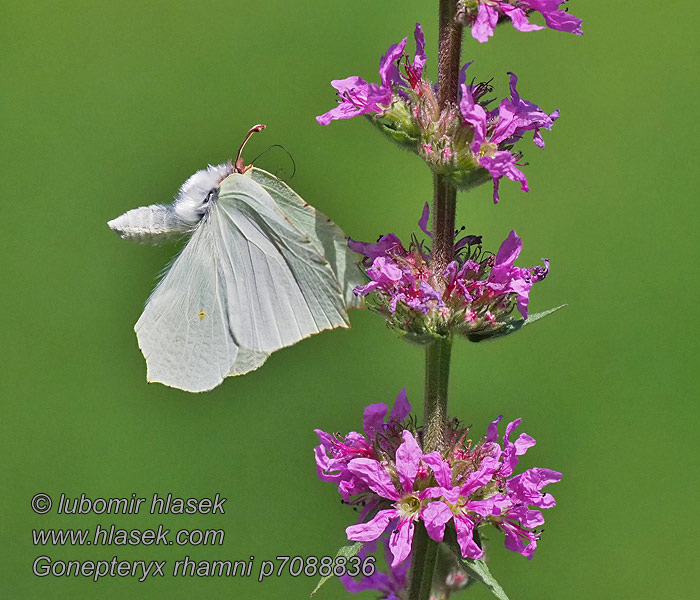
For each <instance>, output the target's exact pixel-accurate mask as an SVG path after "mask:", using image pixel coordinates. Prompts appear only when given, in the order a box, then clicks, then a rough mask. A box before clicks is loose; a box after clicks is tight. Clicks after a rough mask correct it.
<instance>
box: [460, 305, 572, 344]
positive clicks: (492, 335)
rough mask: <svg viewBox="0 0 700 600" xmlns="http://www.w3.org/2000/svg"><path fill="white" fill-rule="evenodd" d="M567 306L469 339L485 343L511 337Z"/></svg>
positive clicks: (515, 321)
mask: <svg viewBox="0 0 700 600" xmlns="http://www.w3.org/2000/svg"><path fill="white" fill-rule="evenodd" d="M565 306H568V305H567V304H562V305H561V306H556V307H555V308H550V309H549V310H545V311H544V312H541V313H535V314H534V315H530V316H529V317H528V318H527V319H513V320H512V321H511V322H510V323H506V324H505V325H504V326H503V327H501V328H500V329H497V330H496V331H489V332H485V333H483V334H479V333H472V334H467V338H468V339H469V341H470V342H485V341H487V340H493V339H496V338H500V337H504V336H506V335H510V334H511V333H515V332H516V331H520V330H521V329H522V328H523V327H525V325H529V324H530V323H534V322H535V321H539V320H540V319H543V318H544V317H547V316H549V315H551V314H552V313H555V312H557V311H558V310H559V309H560V308H564V307H565Z"/></svg>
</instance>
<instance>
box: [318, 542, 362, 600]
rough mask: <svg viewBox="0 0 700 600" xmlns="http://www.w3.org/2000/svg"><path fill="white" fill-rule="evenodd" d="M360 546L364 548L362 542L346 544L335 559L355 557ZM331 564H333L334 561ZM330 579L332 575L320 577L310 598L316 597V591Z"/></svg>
mask: <svg viewBox="0 0 700 600" xmlns="http://www.w3.org/2000/svg"><path fill="white" fill-rule="evenodd" d="M362 546H364V542H354V543H352V544H346V545H345V546H343V547H342V548H341V549H340V550H338V553H337V554H336V555H335V558H339V557H340V556H344V557H345V558H352V557H353V556H357V553H358V552H359V551H360V549H361V548H362ZM333 562H334V564H335V559H334V561H333ZM331 577H333V574H332V573H331V574H330V575H326V576H325V577H321V579H320V581H319V582H318V583H317V584H316V587H315V588H314V591H313V592H311V597H312V598H313V597H314V596H315V595H316V592H318V590H320V589H321V586H323V585H324V584H325V583H326V582H327V581H328V580H329V579H330V578H331Z"/></svg>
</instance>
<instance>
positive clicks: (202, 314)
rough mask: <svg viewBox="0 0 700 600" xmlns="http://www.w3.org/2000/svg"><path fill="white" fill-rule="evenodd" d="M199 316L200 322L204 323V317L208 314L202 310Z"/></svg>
mask: <svg viewBox="0 0 700 600" xmlns="http://www.w3.org/2000/svg"><path fill="white" fill-rule="evenodd" d="M198 316H199V320H200V321H203V320H204V317H206V316H207V313H205V312H204V311H203V310H200V311H199V315H198Z"/></svg>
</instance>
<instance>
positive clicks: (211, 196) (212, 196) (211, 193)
mask: <svg viewBox="0 0 700 600" xmlns="http://www.w3.org/2000/svg"><path fill="white" fill-rule="evenodd" d="M218 192H219V190H218V188H214V189H212V190H209V193H208V194H207V197H206V198H205V199H204V204H208V203H209V202H210V201H212V200H214V199H215V198H216V195H217V194H218Z"/></svg>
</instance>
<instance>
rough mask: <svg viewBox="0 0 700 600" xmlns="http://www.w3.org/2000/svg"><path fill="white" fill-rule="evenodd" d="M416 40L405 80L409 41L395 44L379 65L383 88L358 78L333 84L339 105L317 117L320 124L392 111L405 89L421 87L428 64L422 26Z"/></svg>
mask: <svg viewBox="0 0 700 600" xmlns="http://www.w3.org/2000/svg"><path fill="white" fill-rule="evenodd" d="M414 36H415V40H416V54H415V56H414V58H413V61H412V63H411V64H408V61H406V63H405V65H404V70H405V76H404V75H402V74H401V72H400V70H399V64H400V61H401V59H402V58H404V50H405V49H406V38H404V39H403V40H401V42H399V43H398V44H392V45H391V46H390V47H389V49H388V50H387V52H386V54H384V56H382V58H381V60H380V61H379V76H380V79H381V84H379V85H378V84H376V83H368V82H366V81H365V80H364V79H362V78H361V77H357V76H353V77H347V78H345V79H335V80H333V81H331V85H332V86H333V87H334V88H335V89H336V91H337V92H338V98H339V104H338V106H336V107H335V108H333V109H331V110H329V111H328V112H327V113H325V114H322V115H319V116H318V117H316V120H317V121H318V123H319V124H320V125H329V124H330V122H331V121H334V120H337V119H351V118H352V117H356V116H358V115H367V114H378V115H381V114H383V113H384V112H385V111H386V110H388V109H389V108H390V107H391V105H392V103H393V101H394V99H395V98H396V94H399V95H401V94H403V93H405V92H404V91H403V90H402V88H412V87H413V86H414V85H417V84H418V82H419V81H420V80H421V78H422V75H423V67H424V65H425V61H426V55H425V38H424V36H423V30H422V29H421V26H420V24H418V23H417V24H416V29H415V33H414Z"/></svg>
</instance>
